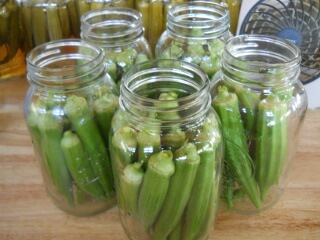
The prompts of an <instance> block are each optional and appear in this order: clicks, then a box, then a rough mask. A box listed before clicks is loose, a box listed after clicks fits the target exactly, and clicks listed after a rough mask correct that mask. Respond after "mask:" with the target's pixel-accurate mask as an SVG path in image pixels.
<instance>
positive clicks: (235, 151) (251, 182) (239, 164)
mask: <svg viewBox="0 0 320 240" xmlns="http://www.w3.org/2000/svg"><path fill="white" fill-rule="evenodd" d="M212 105H213V107H214V109H215V110H216V112H217V114H218V115H219V117H220V120H221V125H222V135H223V138H224V141H225V164H227V165H228V167H229V168H230V170H231V172H232V174H233V175H234V176H235V178H236V179H237V180H238V181H239V182H240V184H241V185H242V186H243V188H244V190H245V191H246V193H247V195H248V196H249V198H250V199H251V201H252V203H253V204H254V205H255V207H256V208H257V209H260V208H261V201H260V197H259V190H258V185H257V182H256V181H255V179H254V176H253V174H254V173H253V162H252V159H251V157H250V155H249V149H248V144H247V139H246V136H245V134H244V126H243V123H242V121H241V115H240V110H239V101H238V98H237V95H236V94H235V93H231V92H229V91H228V89H227V87H225V86H222V87H219V88H218V94H217V95H216V96H215V97H214V99H213V102H212Z"/></svg>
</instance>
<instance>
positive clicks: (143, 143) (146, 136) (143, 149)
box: [137, 128, 161, 168]
mask: <svg viewBox="0 0 320 240" xmlns="http://www.w3.org/2000/svg"><path fill="white" fill-rule="evenodd" d="M137 142H138V160H139V161H141V162H143V165H144V167H145V168H146V167H147V166H148V160H149V158H150V156H151V155H152V154H154V153H157V152H160V150H161V136H160V133H159V132H158V131H150V130H147V128H144V129H142V130H141V131H140V132H139V133H138V135H137Z"/></svg>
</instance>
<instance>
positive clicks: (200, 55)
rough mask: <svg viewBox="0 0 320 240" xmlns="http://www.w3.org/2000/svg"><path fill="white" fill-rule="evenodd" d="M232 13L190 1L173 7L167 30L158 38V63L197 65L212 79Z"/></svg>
mask: <svg viewBox="0 0 320 240" xmlns="http://www.w3.org/2000/svg"><path fill="white" fill-rule="evenodd" d="M229 25H230V23H229V11H228V8H227V6H226V5H225V4H222V3H221V4H220V3H215V2H211V1H190V2H184V3H180V4H176V5H174V6H172V7H171V8H170V9H169V11H168V14H167V28H166V30H165V31H164V32H163V34H162V35H161V37H160V38H159V40H158V42H157V45H156V50H155V57H156V59H177V60H181V61H185V62H190V63H193V64H196V65H198V66H199V67H200V68H201V69H202V70H203V71H204V72H205V73H206V74H207V75H208V76H209V78H210V79H211V78H212V77H213V76H214V74H215V73H216V72H217V71H218V70H219V62H220V59H221V54H222V51H223V47H224V44H225V41H226V40H228V39H229V38H230V37H231V36H232V34H231V33H230V31H229Z"/></svg>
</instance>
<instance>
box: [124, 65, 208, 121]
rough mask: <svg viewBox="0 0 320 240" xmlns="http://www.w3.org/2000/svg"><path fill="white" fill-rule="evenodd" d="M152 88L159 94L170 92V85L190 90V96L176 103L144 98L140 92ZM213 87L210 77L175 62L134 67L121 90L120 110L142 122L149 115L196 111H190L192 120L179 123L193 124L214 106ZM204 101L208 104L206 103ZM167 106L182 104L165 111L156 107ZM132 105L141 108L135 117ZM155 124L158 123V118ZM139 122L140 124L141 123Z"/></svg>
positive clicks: (186, 94) (200, 71) (196, 68)
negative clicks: (163, 89) (164, 89)
mask: <svg viewBox="0 0 320 240" xmlns="http://www.w3.org/2000/svg"><path fill="white" fill-rule="evenodd" d="M148 84H150V86H152V87H153V88H154V89H153V91H157V90H159V89H161V87H163V86H165V87H164V88H166V90H167V91H168V92H170V90H171V88H170V86H171V85H170V84H172V85H174V84H176V85H177V86H180V87H181V88H182V87H183V86H188V90H190V92H185V95H184V96H179V97H178V98H177V99H174V100H159V99H158V98H151V97H147V96H143V94H141V93H139V92H138V91H140V90H141V89H143V88H144V87H145V86H148ZM166 84H168V85H166ZM169 85H170V86H169ZM209 85H210V84H209V78H208V76H207V75H206V74H205V73H204V72H203V71H202V70H201V69H200V68H199V67H198V66H196V65H194V64H191V63H188V62H183V61H179V60H174V59H156V60H151V61H148V62H143V63H139V64H137V65H135V66H133V67H131V68H130V69H129V70H128V71H127V72H126V73H125V74H124V75H123V77H122V83H121V87H120V92H121V94H120V106H121V107H122V108H124V109H126V110H128V111H130V112H131V117H132V118H135V116H136V117H137V118H141V116H143V117H148V114H145V113H150V112H157V113H158V112H170V111H173V112H174V111H178V112H180V111H181V112H183V111H188V109H193V110H192V111H189V112H190V116H189V117H188V118H186V119H184V120H182V119H179V123H182V121H191V120H190V119H191V118H193V117H195V116H197V117H199V115H203V114H206V111H204V110H205V109H206V110H207V108H208V107H210V106H211V97H210V93H209V87H210V86H209ZM177 86H174V87H177ZM174 87H172V88H174ZM179 89H180V88H179ZM180 90H181V89H180ZM185 91H187V90H185ZM204 99H205V101H206V102H205V103H203V100H204ZM201 101H202V102H201ZM164 102H165V103H168V105H170V106H171V104H172V103H177V102H178V103H179V104H178V106H176V105H175V104H172V106H174V107H165V108H163V109H162V108H160V109H159V108H157V107H154V106H159V105H161V104H163V103H164ZM132 105H139V107H137V109H139V111H137V112H136V113H135V112H134V109H133V107H132ZM193 111H194V112H193ZM152 120H155V121H157V120H156V119H154V118H152V119H151V121H152ZM176 121H177V119H162V122H166V123H176ZM137 122H139V121H138V120H137Z"/></svg>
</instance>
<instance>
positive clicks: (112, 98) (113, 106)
mask: <svg viewBox="0 0 320 240" xmlns="http://www.w3.org/2000/svg"><path fill="white" fill-rule="evenodd" d="M118 101H119V98H118V96H116V95H114V94H113V93H107V94H105V95H103V96H102V97H101V98H98V99H97V100H95V101H94V103H93V110H94V117H95V119H96V122H97V124H98V127H99V129H100V132H101V135H102V138H103V140H104V143H105V146H108V144H109V143H108V142H109V140H108V139H109V132H110V128H111V121H112V117H113V114H114V113H115V111H116V110H117V108H118V106H119V103H118Z"/></svg>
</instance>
